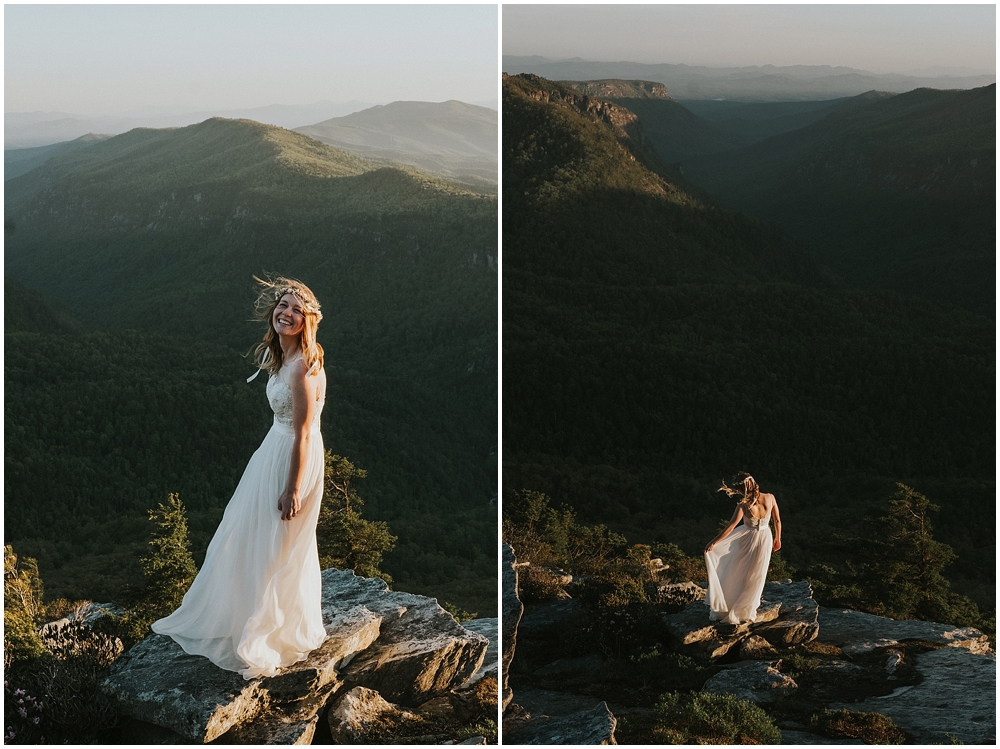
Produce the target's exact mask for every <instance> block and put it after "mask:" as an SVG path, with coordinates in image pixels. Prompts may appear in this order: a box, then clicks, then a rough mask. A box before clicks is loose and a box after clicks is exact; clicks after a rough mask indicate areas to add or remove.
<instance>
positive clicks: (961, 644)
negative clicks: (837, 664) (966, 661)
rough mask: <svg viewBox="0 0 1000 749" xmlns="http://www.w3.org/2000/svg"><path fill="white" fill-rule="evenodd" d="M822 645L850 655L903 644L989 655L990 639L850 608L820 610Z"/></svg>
mask: <svg viewBox="0 0 1000 749" xmlns="http://www.w3.org/2000/svg"><path fill="white" fill-rule="evenodd" d="M819 622H820V627H821V629H820V633H821V636H820V638H819V639H820V642H824V643H826V644H828V645H837V646H839V647H841V648H842V649H843V651H844V653H845V654H847V655H860V654H862V653H869V652H871V651H873V650H875V649H876V648H883V647H888V646H892V645H899V644H900V643H902V642H907V641H910V642H925V643H927V644H928V645H933V646H935V647H946V648H965V649H966V650H968V651H970V652H972V653H989V652H991V650H990V640H989V637H987V636H986V635H984V634H983V633H982V632H980V631H979V630H978V629H973V628H972V627H958V626H955V625H952V624H938V623H936V622H923V621H916V620H910V619H903V620H898V621H897V620H896V619H889V618H887V617H884V616H875V615H874V614H864V613H862V612H860V611H851V610H850V609H834V608H828V607H826V606H823V607H821V608H820V610H819Z"/></svg>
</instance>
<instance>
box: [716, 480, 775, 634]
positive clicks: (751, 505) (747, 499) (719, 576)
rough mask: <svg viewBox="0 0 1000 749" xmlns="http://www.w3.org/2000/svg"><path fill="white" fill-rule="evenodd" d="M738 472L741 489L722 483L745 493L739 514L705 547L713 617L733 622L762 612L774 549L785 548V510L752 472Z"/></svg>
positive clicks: (728, 491)
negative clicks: (783, 525)
mask: <svg viewBox="0 0 1000 749" xmlns="http://www.w3.org/2000/svg"><path fill="white" fill-rule="evenodd" d="M737 478H738V480H739V481H740V484H741V488H740V489H731V488H730V487H728V486H726V484H725V482H723V484H722V486H721V487H720V489H719V491H720V492H726V494H728V495H729V496H730V497H732V496H736V497H738V498H739V503H738V504H737V505H736V510H735V511H734V512H733V517H732V519H731V520H730V521H729V525H727V526H726V527H725V528H724V529H723V530H722V532H721V533H719V535H717V536H716V537H715V538H713V539H712V540H711V541H709V543H708V545H707V546H706V547H705V566H706V567H707V568H708V607H709V609H710V613H709V618H710V619H711V620H712V621H722V622H728V623H729V624H739V623H740V622H741V621H751V622H752V621H754V620H755V619H756V618H757V609H758V608H759V607H760V596H761V593H763V592H764V582H765V581H766V580H767V566H768V564H770V562H771V551H772V550H773V551H777V550H778V549H780V548H781V515H780V514H779V513H778V502H777V501H776V500H775V498H774V495H773V494H765V493H763V492H761V490H760V487H759V486H758V485H757V482H756V481H755V480H754V477H753V476H751V475H750V474H749V473H740V474H739V476H738V477H737ZM741 521H742V525H740V522H741ZM771 521H774V536H773V537H772V535H771V526H770V523H771ZM737 526H739V527H737Z"/></svg>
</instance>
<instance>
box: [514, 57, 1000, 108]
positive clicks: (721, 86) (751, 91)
mask: <svg viewBox="0 0 1000 749" xmlns="http://www.w3.org/2000/svg"><path fill="white" fill-rule="evenodd" d="M502 64H503V69H504V70H505V71H506V72H507V73H512V74H513V73H534V74H536V75H539V76H542V77H544V78H548V79H551V80H559V81H568V80H569V81H590V80H599V79H607V78H617V79H626V80H630V79H638V80H645V81H655V82H657V83H662V84H664V85H666V87H667V89H668V90H669V91H670V95H671V96H673V97H674V98H676V99H678V100H680V101H684V100H686V99H698V100H702V99H719V98H724V99H733V100H736V101H814V100H820V99H837V98H843V97H848V96H857V95H858V94H863V93H864V92H866V91H871V90H873V89H874V90H879V91H890V92H896V93H903V92H905V91H911V90H913V89H915V88H920V87H930V88H940V89H956V88H961V89H968V88H977V87H981V86H988V85H990V84H991V83H995V82H996V75H989V74H978V75H932V74H929V73H927V74H921V75H900V74H893V73H872V72H870V71H867V70H859V69H856V68H846V67H831V66H828V65H789V66H781V67H778V66H774V65H761V66H748V67H741V68H727V67H707V66H698V65H674V64H666V63H664V64H647V63H636V62H599V61H592V60H583V59H580V58H573V59H570V60H552V59H547V58H544V57H537V56H534V57H516V56H509V55H504V56H503V61H502Z"/></svg>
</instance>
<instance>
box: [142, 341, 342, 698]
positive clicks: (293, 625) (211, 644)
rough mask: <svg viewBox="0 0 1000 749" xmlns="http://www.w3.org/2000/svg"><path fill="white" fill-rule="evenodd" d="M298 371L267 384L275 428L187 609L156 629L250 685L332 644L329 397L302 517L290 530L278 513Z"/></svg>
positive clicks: (314, 437)
mask: <svg viewBox="0 0 1000 749" xmlns="http://www.w3.org/2000/svg"><path fill="white" fill-rule="evenodd" d="M297 358H298V357H296V359H297ZM294 361H295V359H293V360H292V361H289V362H286V363H285V365H284V366H283V367H282V368H281V370H280V371H279V372H278V374H277V375H272V376H271V377H270V378H269V380H268V383H267V398H268V401H269V403H270V405H271V409H272V410H273V411H274V423H273V425H272V426H271V429H270V431H269V432H268V433H267V436H266V437H265V438H264V441H263V442H262V443H261V446H260V447H259V448H258V449H257V452H255V453H254V454H253V457H252V458H251V459H250V462H249V464H248V465H247V467H246V471H244V473H243V478H241V479H240V483H239V485H238V486H237V487H236V492H235V493H234V494H233V497H232V499H231V500H230V501H229V505H228V506H227V507H226V512H225V515H224V516H223V518H222V522H221V523H220V524H219V528H218V530H217V531H216V532H215V536H214V537H213V538H212V542H211V543H210V544H209V546H208V552H207V554H206V556H205V563H204V564H203V565H202V568H201V571H200V572H199V573H198V576H197V577H196V578H195V580H194V582H193V583H192V585H191V588H190V590H188V592H187V594H186V595H185V596H184V601H183V603H182V604H181V606H180V608H178V609H177V610H176V611H175V612H174V613H172V614H171V615H170V616H168V617H166V618H164V619H160V620H159V621H157V622H155V623H154V624H153V626H152V629H153V631H154V632H157V633H159V634H162V635H169V636H170V637H172V638H173V639H174V640H175V641H176V642H177V643H178V644H179V645H180V646H181V647H182V648H183V649H184V650H185V651H186V652H188V653H190V654H192V655H203V656H205V657H206V658H208V659H209V660H211V661H212V662H213V663H215V664H216V665H217V666H219V667H221V668H224V669H227V670H229V671H239V672H240V673H241V674H243V676H244V678H247V679H251V678H254V677H256V676H273V675H275V674H276V673H277V672H278V669H280V668H285V667H287V666H290V665H292V664H293V663H296V662H298V661H301V660H304V659H305V658H306V656H307V655H308V654H309V652H310V651H312V650H314V649H315V648H317V647H318V646H319V645H320V644H322V642H323V640H324V639H325V638H326V631H325V629H324V627H323V617H322V613H321V611H320V595H321V588H322V583H321V578H320V569H319V556H318V554H317V549H316V522H317V519H318V518H319V507H320V501H321V500H322V498H323V438H322V435H321V434H320V431H319V424H320V412H321V411H322V408H323V399H324V394H323V392H322V391H323V388H320V394H319V397H318V402H317V406H316V409H315V412H314V414H315V415H314V418H313V422H312V424H311V425H310V432H311V434H310V440H309V445H308V450H307V452H306V454H305V455H303V461H304V464H305V470H304V474H303V476H304V478H303V480H302V483H301V485H300V493H299V496H300V498H301V509H300V510H299V512H298V514H297V515H296V516H295V517H294V518H292V519H291V520H287V521H282V519H281V513H280V512H279V511H278V497H279V496H280V495H281V493H282V491H283V490H284V489H285V487H286V485H287V483H288V472H289V467H290V464H291V454H292V446H293V440H294V432H293V429H292V391H291V387H290V384H289V382H288V379H287V375H288V372H289V368H290V366H291V364H292V363H293V362H294ZM321 376H322V375H321Z"/></svg>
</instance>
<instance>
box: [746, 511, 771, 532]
mask: <svg viewBox="0 0 1000 749" xmlns="http://www.w3.org/2000/svg"><path fill="white" fill-rule="evenodd" d="M772 506H773V505H772ZM770 522H771V508H770V507H768V508H767V512H766V513H764V517H762V518H755V517H753V515H751V514H750V513H749V512H747V511H746V510H744V511H743V525H745V526H746V527H747V528H752V529H753V530H755V531H760V530H764V529H765V528H767V527H768V524H769V523H770Z"/></svg>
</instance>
